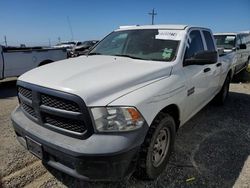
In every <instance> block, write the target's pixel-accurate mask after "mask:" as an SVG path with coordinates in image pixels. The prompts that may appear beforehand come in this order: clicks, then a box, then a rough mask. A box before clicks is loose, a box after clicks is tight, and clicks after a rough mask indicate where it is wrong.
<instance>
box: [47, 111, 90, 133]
mask: <svg viewBox="0 0 250 188" xmlns="http://www.w3.org/2000/svg"><path fill="white" fill-rule="evenodd" d="M45 122H46V123H48V124H50V125H53V126H56V127H59V128H62V129H67V130H69V131H73V132H78V133H82V132H84V131H85V130H86V129H85V127H84V126H83V124H82V122H81V121H78V120H71V119H67V118H63V117H58V116H53V115H49V114H46V115H45Z"/></svg>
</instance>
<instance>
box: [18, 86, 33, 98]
mask: <svg viewBox="0 0 250 188" xmlns="http://www.w3.org/2000/svg"><path fill="white" fill-rule="evenodd" d="M18 93H19V94H21V95H22V96H24V97H25V98H27V99H29V100H32V91H31V90H30V89H26V88H24V87H18Z"/></svg>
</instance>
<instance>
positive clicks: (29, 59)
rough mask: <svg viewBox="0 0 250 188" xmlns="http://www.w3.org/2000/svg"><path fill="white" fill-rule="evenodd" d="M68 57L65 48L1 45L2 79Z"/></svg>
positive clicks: (0, 71)
mask: <svg viewBox="0 0 250 188" xmlns="http://www.w3.org/2000/svg"><path fill="white" fill-rule="evenodd" d="M66 58H67V51H66V49H65V48H44V47H30V48H28V47H4V46H0V79H4V78H8V77H18V76H20V75H21V74H23V73H25V72H27V71H29V70H31V69H33V68H36V67H39V66H42V65H45V64H49V63H52V62H54V61H58V60H62V59H66ZM44 76H46V74H45V75H44Z"/></svg>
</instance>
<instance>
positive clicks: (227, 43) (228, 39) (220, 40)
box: [214, 35, 236, 49]
mask: <svg viewBox="0 0 250 188" xmlns="http://www.w3.org/2000/svg"><path fill="white" fill-rule="evenodd" d="M214 38H215V41H216V45H217V47H218V48H224V49H232V48H234V47H235V42H236V36H235V35H215V36H214Z"/></svg>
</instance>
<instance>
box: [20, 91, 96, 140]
mask: <svg viewBox="0 0 250 188" xmlns="http://www.w3.org/2000/svg"><path fill="white" fill-rule="evenodd" d="M18 96H19V100H20V105H21V109H22V110H23V111H24V112H25V115H27V116H28V117H30V116H31V117H32V118H31V119H32V120H33V121H36V122H37V123H38V124H39V125H41V126H43V127H46V128H49V129H52V130H54V131H57V132H60V133H62V134H67V135H72V136H75V137H81V138H83V137H88V136H90V133H92V131H93V128H92V124H91V118H90V115H89V112H88V110H87V107H86V105H85V103H84V102H83V101H82V100H81V99H80V98H79V97H77V96H74V95H71V94H68V93H61V92H59V91H54V90H51V89H47V88H42V87H37V86H36V87H34V88H32V87H31V88H29V87H28V88H26V87H23V86H19V87H18ZM27 99H29V100H27ZM80 106H81V107H80Z"/></svg>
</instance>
